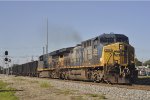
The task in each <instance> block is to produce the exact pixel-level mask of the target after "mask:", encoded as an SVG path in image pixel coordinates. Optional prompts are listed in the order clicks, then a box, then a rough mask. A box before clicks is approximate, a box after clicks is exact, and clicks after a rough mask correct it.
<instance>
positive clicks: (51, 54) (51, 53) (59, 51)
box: [40, 47, 74, 57]
mask: <svg viewBox="0 0 150 100" xmlns="http://www.w3.org/2000/svg"><path fill="white" fill-rule="evenodd" d="M73 48H74V47H68V48H62V49H59V50H55V51H52V52H50V53H49V54H48V55H49V56H56V55H59V54H61V53H67V52H70V50H72V49H73ZM41 56H46V54H44V55H41ZM41 56H40V57H41Z"/></svg>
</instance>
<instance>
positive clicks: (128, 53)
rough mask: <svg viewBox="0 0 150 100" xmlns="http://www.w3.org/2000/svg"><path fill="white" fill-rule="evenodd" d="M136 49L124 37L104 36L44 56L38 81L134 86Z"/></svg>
mask: <svg viewBox="0 0 150 100" xmlns="http://www.w3.org/2000/svg"><path fill="white" fill-rule="evenodd" d="M134 53H135V50H134V47H132V46H131V45H130V44H129V39H128V37H127V36H125V35H123V34H114V33H113V34H112V33H110V34H105V33H104V34H102V35H100V36H97V37H95V38H92V39H88V40H86V41H83V42H81V44H77V45H76V46H75V47H68V48H62V49H59V50H56V51H53V52H51V53H48V54H45V55H41V56H40V57H39V61H38V67H37V72H38V76H39V77H43V76H47V77H50V78H60V79H67V80H68V79H71V80H84V81H94V82H107V83H133V82H134V81H135V80H136V78H137V70H136V68H135V64H134Z"/></svg>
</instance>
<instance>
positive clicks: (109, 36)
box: [82, 33, 128, 43]
mask: <svg viewBox="0 0 150 100" xmlns="http://www.w3.org/2000/svg"><path fill="white" fill-rule="evenodd" d="M98 37H99V38H100V39H101V38H125V39H128V37H127V36H126V35H124V34H115V33H109V34H108V33H103V34H101V35H99V36H97V37H95V38H92V39H88V40H85V41H83V42H86V41H89V40H95V39H97V38H98ZM83 42H82V43H83Z"/></svg>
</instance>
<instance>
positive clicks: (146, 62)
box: [135, 58, 150, 68]
mask: <svg viewBox="0 0 150 100" xmlns="http://www.w3.org/2000/svg"><path fill="white" fill-rule="evenodd" d="M135 65H136V66H142V61H140V60H138V59H137V58H135ZM143 65H144V66H147V65H149V66H150V60H147V61H145V62H143ZM149 68H150V67H149Z"/></svg>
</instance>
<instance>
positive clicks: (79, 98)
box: [71, 96, 84, 100]
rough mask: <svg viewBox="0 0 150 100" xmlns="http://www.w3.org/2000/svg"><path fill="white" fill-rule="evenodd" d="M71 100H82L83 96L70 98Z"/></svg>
mask: <svg viewBox="0 0 150 100" xmlns="http://www.w3.org/2000/svg"><path fill="white" fill-rule="evenodd" d="M71 100H84V99H83V96H71Z"/></svg>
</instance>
